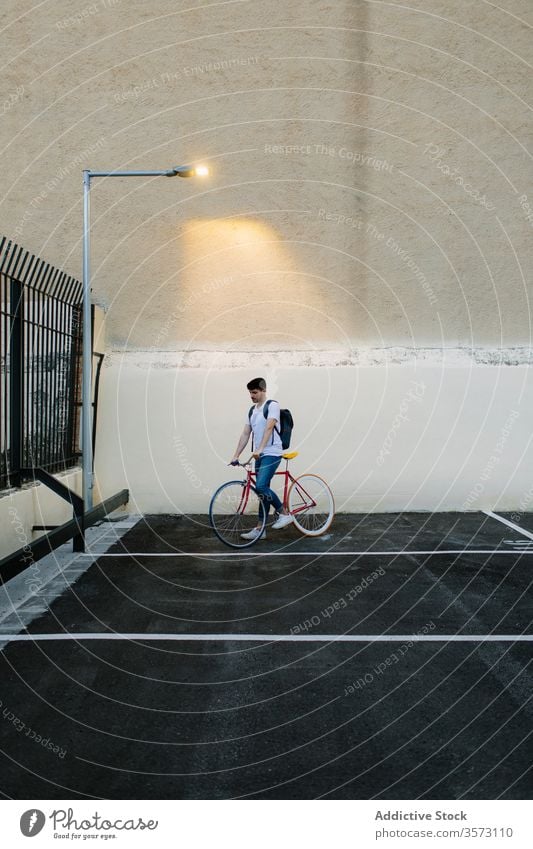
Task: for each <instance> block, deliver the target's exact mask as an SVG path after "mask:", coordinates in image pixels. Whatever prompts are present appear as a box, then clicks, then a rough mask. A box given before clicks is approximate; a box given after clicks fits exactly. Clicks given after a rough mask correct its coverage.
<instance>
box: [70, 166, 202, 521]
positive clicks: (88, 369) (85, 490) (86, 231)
mask: <svg viewBox="0 0 533 849" xmlns="http://www.w3.org/2000/svg"><path fill="white" fill-rule="evenodd" d="M208 173H209V172H208V169H207V168H206V167H205V165H199V166H193V165H178V166H175V167H173V168H170V169H168V168H167V169H165V170H164V171H87V170H85V171H84V172H83V356H82V390H81V392H82V415H81V450H82V497H83V511H84V513H87V511H88V510H90V509H91V508H92V506H93V485H94V482H93V446H92V418H93V417H92V400H91V398H92V329H91V265H90V198H89V192H90V189H91V180H92V179H93V177H205V176H206V175H207V174H208Z"/></svg>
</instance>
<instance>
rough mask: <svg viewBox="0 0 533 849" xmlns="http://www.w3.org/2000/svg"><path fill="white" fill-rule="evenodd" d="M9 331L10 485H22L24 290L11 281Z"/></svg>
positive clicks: (21, 286) (20, 285)
mask: <svg viewBox="0 0 533 849" xmlns="http://www.w3.org/2000/svg"><path fill="white" fill-rule="evenodd" d="M10 303H11V327H10V334H9V395H10V409H9V432H10V443H11V444H10V446H9V447H10V452H9V459H10V462H9V467H8V470H9V484H10V486H16V487H20V486H21V485H22V476H21V471H20V470H21V468H22V466H23V461H22V434H23V421H24V410H23V399H24V392H23V381H24V329H23V327H24V286H23V285H22V284H21V283H19V282H18V281H17V280H13V279H11V281H10Z"/></svg>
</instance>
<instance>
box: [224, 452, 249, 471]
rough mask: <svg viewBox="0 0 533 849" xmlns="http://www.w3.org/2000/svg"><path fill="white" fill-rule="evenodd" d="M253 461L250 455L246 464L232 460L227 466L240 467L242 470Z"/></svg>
mask: <svg viewBox="0 0 533 849" xmlns="http://www.w3.org/2000/svg"><path fill="white" fill-rule="evenodd" d="M253 459H254V455H253V454H252V455H251V456H250V457H249V459H248V460H247V461H246V463H239V461H238V460H232V462H231V463H228V466H242V468H243V469H244V468H245V467H246V466H249V465H250V463H251V462H252V460H253Z"/></svg>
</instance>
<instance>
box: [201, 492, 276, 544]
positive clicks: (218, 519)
mask: <svg viewBox="0 0 533 849" xmlns="http://www.w3.org/2000/svg"><path fill="white" fill-rule="evenodd" d="M209 521H210V522H211V527H212V528H213V530H214V532H215V534H216V535H217V537H218V538H219V540H220V541H221V542H223V543H224V544H225V545H229V546H231V548H248V547H249V546H250V545H253V544H254V542H256V539H255V538H252V539H245V538H243V536H242V535H243V534H250V533H251V532H252V531H253V529H254V528H256V527H258V526H260V527H261V533H262V532H263V531H264V529H265V525H266V510H265V505H264V504H263V502H262V500H261V499H260V498H259V496H258V495H257V492H256V491H255V489H254V488H253V487H247V486H246V483H245V481H228V483H224V484H222V486H219V488H218V489H217V491H216V492H215V494H214V495H213V497H212V499H211V504H210V505H209Z"/></svg>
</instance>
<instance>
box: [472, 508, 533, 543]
mask: <svg viewBox="0 0 533 849" xmlns="http://www.w3.org/2000/svg"><path fill="white" fill-rule="evenodd" d="M483 512H484V513H485V515H486V516H490V517H491V519H496V520H497V521H498V522H502V524H504V525H507V527H508V528H512V529H513V531H517V532H518V533H519V534H522V536H524V537H527V538H528V539H533V534H531V533H530V532H529V531H526V529H525V528H521V527H520V525H515V523H514V522H510V521H509V519H504V518H503V516H498V514H497V513H492V512H491V511H490V510H483Z"/></svg>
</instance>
